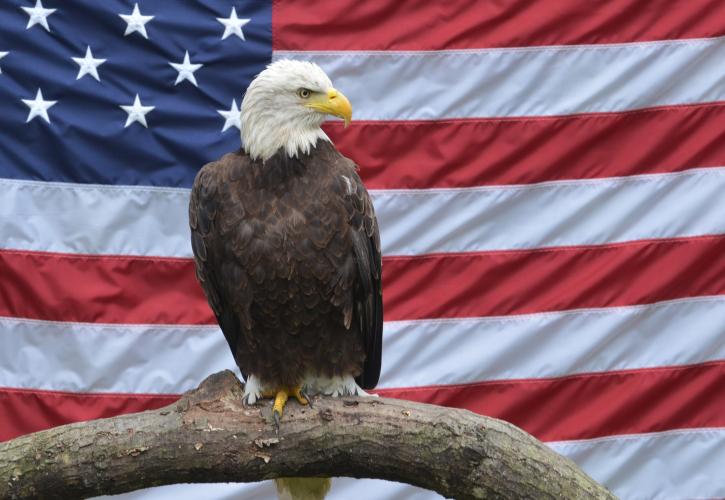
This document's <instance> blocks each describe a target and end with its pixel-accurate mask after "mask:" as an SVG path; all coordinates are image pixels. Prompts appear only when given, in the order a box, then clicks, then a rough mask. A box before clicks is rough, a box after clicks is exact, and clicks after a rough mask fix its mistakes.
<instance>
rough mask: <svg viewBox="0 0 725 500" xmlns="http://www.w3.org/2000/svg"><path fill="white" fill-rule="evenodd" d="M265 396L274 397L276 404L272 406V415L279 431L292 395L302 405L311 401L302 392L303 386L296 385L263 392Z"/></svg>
mask: <svg viewBox="0 0 725 500" xmlns="http://www.w3.org/2000/svg"><path fill="white" fill-rule="evenodd" d="M262 396H264V397H268V398H272V397H274V406H273V407H272V417H273V418H274V426H275V428H276V430H277V432H278V433H279V421H280V419H281V418H282V413H283V412H284V407H285V405H286V404H287V399H289V397H290V396H293V397H294V398H295V399H296V400H297V402H298V403H299V404H301V405H307V404H310V401H309V400H308V399H307V398H306V397H305V396H304V395H303V394H302V386H299V385H298V386H296V387H283V388H281V389H279V390H278V391H277V392H276V393H274V392H265V393H263V394H262Z"/></svg>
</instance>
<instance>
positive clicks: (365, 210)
mask: <svg viewBox="0 0 725 500" xmlns="http://www.w3.org/2000/svg"><path fill="white" fill-rule="evenodd" d="M352 183H353V184H354V189H353V190H351V191H353V193H352V194H351V197H354V198H355V199H354V202H353V203H352V204H351V206H352V208H353V214H352V217H351V220H350V223H351V225H352V228H353V231H352V243H353V251H354V254H355V262H356V264H357V278H358V280H357V281H358V284H357V286H356V287H355V289H354V292H353V294H354V300H355V309H356V310H357V311H356V312H357V316H358V318H359V321H360V330H361V331H362V333H363V338H364V345H365V364H364V365H363V371H362V373H361V374H360V376H359V377H357V378H356V379H355V380H356V381H357V383H358V384H359V385H360V386H361V387H362V388H363V389H372V388H374V387H375V386H376V385H377V383H378V379H379V378H380V364H381V355H382V347H383V292H382V285H381V283H382V276H381V272H382V260H381V253H380V233H379V231H378V223H377V220H376V219H375V211H374V209H373V204H372V201H371V200H370V196H369V195H368V192H367V191H366V190H365V186H364V185H363V183H362V181H361V180H360V177H358V175H357V174H355V175H354V177H353V179H352ZM360 208H361V209H360Z"/></svg>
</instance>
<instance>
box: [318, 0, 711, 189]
mask: <svg viewBox="0 0 725 500" xmlns="http://www.w3.org/2000/svg"><path fill="white" fill-rule="evenodd" d="M723 5H725V2H723ZM325 130H326V132H327V133H328V134H329V136H330V137H331V138H332V140H333V141H334V142H335V145H336V146H337V148H338V149H339V150H340V151H341V152H342V153H343V154H345V155H347V156H349V157H350V158H352V159H354V160H355V162H357V163H358V165H360V166H361V175H362V177H363V180H364V181H365V184H366V186H367V187H368V188H373V189H391V188H392V189H395V188H411V189H425V188H432V187H445V188H449V187H467V186H481V185H493V184H529V183H534V182H542V181H553V180H562V179H592V178H601V177H617V176H626V175H634V174H649V173H663V172H676V171H680V170H685V169H687V168H692V167H710V166H723V165H725V103H723V102H718V103H711V104H703V105H692V106H674V107H663V108H651V109H645V110H638V111H631V112H622V113H594V114H586V115H572V116H556V117H541V118H536V117H534V118H530V117H529V118H512V119H501V118H499V119H471V120H453V121H450V120H449V121H427V122H426V121H418V122H410V121H396V122H357V123H356V122H353V123H352V125H351V126H350V127H348V128H347V129H343V127H342V125H341V123H340V122H327V123H326V124H325Z"/></svg>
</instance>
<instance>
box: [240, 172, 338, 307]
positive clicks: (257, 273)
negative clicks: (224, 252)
mask: <svg viewBox="0 0 725 500" xmlns="http://www.w3.org/2000/svg"><path fill="white" fill-rule="evenodd" d="M331 181H332V179H330V178H329V176H326V175H324V173H319V172H309V173H307V174H306V175H299V176H294V177H291V178H288V179H285V180H284V182H279V183H277V184H275V185H273V186H272V187H270V188H261V189H253V190H248V191H247V192H246V194H245V196H246V197H247V200H248V201H249V202H251V203H245V206H247V205H249V206H250V208H249V209H246V210H245V212H246V213H245V215H244V217H243V218H242V220H241V221H240V224H239V227H238V229H237V232H236V236H237V238H238V239H239V240H240V245H238V248H239V253H238V255H237V258H238V259H239V261H240V262H241V263H242V264H243V267H244V269H245V271H246V274H247V276H248V279H249V290H248V291H249V296H250V298H251V300H252V301H253V303H254V304H256V306H257V307H258V308H261V309H263V310H265V311H267V312H268V313H269V314H270V315H279V311H280V309H282V308H291V310H293V311H299V310H302V309H306V308H309V307H314V306H317V305H318V304H320V303H323V302H328V301H327V300H326V298H327V297H326V294H327V293H328V292H329V290H330V287H331V284H333V283H334V281H335V279H336V277H338V276H339V275H340V273H341V272H342V271H343V269H344V268H345V266H346V261H347V260H349V259H350V257H351V239H350V234H349V224H348V221H347V212H346V210H345V207H344V204H343V203H342V200H341V198H340V196H339V193H337V192H336V191H335V188H334V187H335V184H334V183H333V182H331Z"/></svg>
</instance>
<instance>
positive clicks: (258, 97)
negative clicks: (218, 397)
mask: <svg viewBox="0 0 725 500" xmlns="http://www.w3.org/2000/svg"><path fill="white" fill-rule="evenodd" d="M328 115H332V116H336V117H339V118H342V119H343V120H345V124H346V125H347V124H348V123H349V122H350V119H351V116H352V107H351V105H350V102H349V101H348V100H347V98H346V97H345V96H344V95H343V94H342V93H341V92H340V91H338V90H336V89H335V88H334V87H333V86H332V83H331V81H330V79H329V77H328V76H327V75H326V74H325V73H324V71H323V70H322V69H321V68H320V67H319V66H317V65H315V64H313V63H309V62H302V61H293V60H280V61H277V62H274V63H272V64H270V65H269V66H268V67H267V68H266V69H265V70H264V71H262V72H261V73H260V74H259V75H258V76H257V77H256V78H255V79H254V80H253V81H252V83H251V84H250V85H249V88H248V89H247V91H246V94H245V96H244V100H243V102H242V108H241V138H242V144H243V148H242V149H240V150H239V151H236V152H232V153H229V154H226V155H225V156H224V157H222V158H221V159H219V160H217V161H215V162H212V163H209V164H207V165H205V166H204V167H203V168H202V169H201V170H200V171H199V173H198V174H197V176H196V179H195V180H194V186H193V188H192V191H191V201H190V204H189V224H190V226H191V243H192V248H193V251H194V261H195V263H196V275H197V278H198V281H199V283H201V286H202V288H203V289H204V292H205V294H206V297H207V299H208V302H209V304H210V305H211V308H212V310H213V311H214V314H215V315H216V318H217V320H218V322H219V325H220V327H221V330H222V332H223V333H224V336H225V337H226V340H227V343H228V344H229V347H230V349H231V351H232V354H233V355H234V359H235V360H236V363H237V365H238V366H239V368H240V370H241V372H242V375H243V376H244V377H245V379H246V384H245V389H244V400H245V401H246V402H247V403H249V404H254V403H255V401H257V400H258V399H260V398H262V397H273V398H274V399H275V402H274V406H273V415H274V417H275V421H276V424H277V427H278V428H279V419H280V418H281V416H282V412H283V409H284V405H285V402H286V401H287V398H288V397H294V398H295V399H297V401H298V402H299V403H301V404H307V403H308V398H307V394H308V393H309V394H312V393H321V394H328V395H332V396H338V395H365V392H364V389H371V388H373V387H375V385H376V384H377V382H378V378H379V375H380V362H381V347H382V330H383V304H382V289H381V255H380V234H379V231H378V224H377V221H376V218H375V212H374V210H373V205H372V202H371V200H370V196H369V195H368V193H367V191H366V190H365V186H364V185H363V183H362V181H361V180H360V177H359V176H358V173H357V167H356V165H355V163H353V162H352V161H351V160H349V159H348V158H346V157H345V156H343V155H342V154H340V153H339V152H338V151H337V150H336V149H335V147H334V146H333V145H332V143H331V141H330V139H329V138H328V137H327V135H326V134H325V133H324V132H323V130H322V129H321V128H320V125H322V123H323V121H324V120H325V119H326V117H327V116H328Z"/></svg>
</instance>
